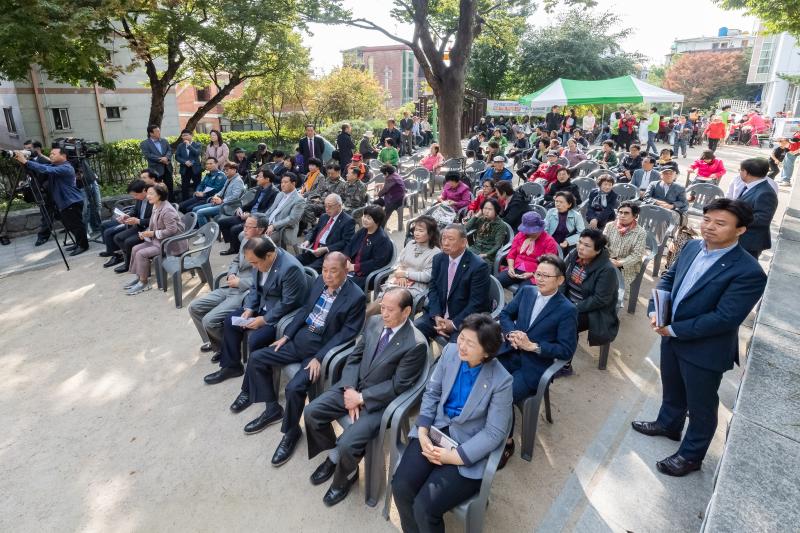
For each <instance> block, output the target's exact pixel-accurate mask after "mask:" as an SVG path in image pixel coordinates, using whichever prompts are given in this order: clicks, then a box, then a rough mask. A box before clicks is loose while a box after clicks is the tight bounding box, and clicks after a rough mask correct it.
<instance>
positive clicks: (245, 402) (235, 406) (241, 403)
mask: <svg viewBox="0 0 800 533" xmlns="http://www.w3.org/2000/svg"><path fill="white" fill-rule="evenodd" d="M250 405H252V402H251V401H250V395H249V394H247V393H246V392H240V393H239V396H237V397H236V399H235V400H233V403H232V404H231V411H233V412H234V413H241V412H242V411H244V410H245V409H247V408H248V407H250Z"/></svg>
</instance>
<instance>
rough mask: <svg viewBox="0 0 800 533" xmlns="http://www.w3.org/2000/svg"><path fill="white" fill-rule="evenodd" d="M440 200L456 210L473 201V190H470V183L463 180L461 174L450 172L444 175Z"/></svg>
mask: <svg viewBox="0 0 800 533" xmlns="http://www.w3.org/2000/svg"><path fill="white" fill-rule="evenodd" d="M439 201H440V202H442V203H443V204H445V205H449V206H450V207H452V208H453V210H454V211H458V210H459V209H461V208H462V207H467V206H468V205H469V203H470V202H471V201H472V192H471V191H470V190H469V185H467V184H466V183H464V182H463V181H461V174H459V173H458V172H449V173H448V174H447V175H446V176H445V177H444V187H442V195H441V196H440V197H439Z"/></svg>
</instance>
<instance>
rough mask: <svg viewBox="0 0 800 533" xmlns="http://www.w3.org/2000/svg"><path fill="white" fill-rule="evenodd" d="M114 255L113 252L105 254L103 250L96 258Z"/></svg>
mask: <svg viewBox="0 0 800 533" xmlns="http://www.w3.org/2000/svg"><path fill="white" fill-rule="evenodd" d="M115 255H117V254H115V253H114V252H106V251H105V250H103V251H102V252H100V253H99V254H97V257H114V256H115Z"/></svg>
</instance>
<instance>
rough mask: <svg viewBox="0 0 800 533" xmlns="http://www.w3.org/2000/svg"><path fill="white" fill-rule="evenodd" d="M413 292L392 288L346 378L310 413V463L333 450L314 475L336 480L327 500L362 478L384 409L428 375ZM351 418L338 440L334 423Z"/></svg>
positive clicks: (339, 496)
mask: <svg viewBox="0 0 800 533" xmlns="http://www.w3.org/2000/svg"><path fill="white" fill-rule="evenodd" d="M412 308H413V298H412V297H411V293H410V292H408V291H407V290H405V289H399V288H397V289H390V290H389V291H387V292H386V293H385V295H384V297H383V301H382V302H381V316H374V317H372V318H370V320H369V321H368V322H367V325H366V327H365V328H364V334H363V335H362V336H361V338H360V339H359V341H358V344H356V347H355V350H354V351H353V354H352V355H350V356H349V357H348V358H347V365H346V366H345V368H344V371H343V372H342V378H341V379H340V380H339V382H338V383H336V384H335V385H334V386H333V387H331V388H330V389H328V390H327V391H325V392H324V393H322V395H321V396H319V397H318V398H316V399H315V400H314V401H313V402H311V403H310V404H309V405H308V406H307V407H306V409H305V412H304V413H305V414H304V418H305V422H306V438H307V439H308V456H309V459H310V458H313V457H314V456H316V455H317V454H318V453H320V452H321V451H324V450H331V451H330V452H329V454H328V457H327V458H326V459H325V461H324V462H323V463H322V464H321V465H320V466H319V467H317V469H316V470H315V471H314V473H313V474H312V475H311V483H312V484H313V485H320V484H322V483H324V482H326V481H327V480H328V479H330V478H331V476H333V482H332V483H331V486H330V488H329V489H328V491H327V492H326V493H325V496H324V497H323V499H322V501H323V502H324V503H325V505H327V506H332V505H336V504H337V503H339V502H340V501H342V500H343V499H344V498H345V497H346V496H347V494H348V492H349V491H350V487H351V486H352V484H353V483H354V482H355V480H356V479H358V476H357V474H358V463H359V461H361V457H362V456H363V455H364V452H365V450H366V447H367V444H368V443H369V441H370V440H371V439H373V438H375V436H376V435H377V434H378V431H379V429H380V423H381V417H382V416H383V411H384V409H386V407H387V406H388V405H389V403H390V402H391V401H392V400H394V399H395V398H397V396H399V395H400V394H402V393H403V392H405V391H406V390H408V389H409V388H410V387H411V386H412V385H413V384H414V383H415V382H416V381H417V380H418V379H419V376H420V374H421V373H422V372H423V370H424V369H425V366H426V362H427V353H428V343H427V341H426V339H425V336H424V335H423V334H422V333H420V332H419V330H418V329H417V328H415V327H414V325H413V324H412V323H411V321H410V320H409V319H408V317H409V316H410V315H411V311H412ZM345 415H349V417H350V420H351V422H352V425H351V426H349V427H348V428H346V429H345V431H344V433H343V434H342V435H341V436H340V437H339V439H338V440H337V439H336V435H335V434H334V432H333V427H332V426H331V422H332V421H334V420H337V419H339V418H340V417H342V416H345Z"/></svg>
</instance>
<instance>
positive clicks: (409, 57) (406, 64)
mask: <svg viewBox="0 0 800 533" xmlns="http://www.w3.org/2000/svg"><path fill="white" fill-rule="evenodd" d="M413 99H414V52H411V51H410V50H403V75H402V78H401V81H400V103H401V105H402V104H407V103H408V102H410V101H411V100H413Z"/></svg>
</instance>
